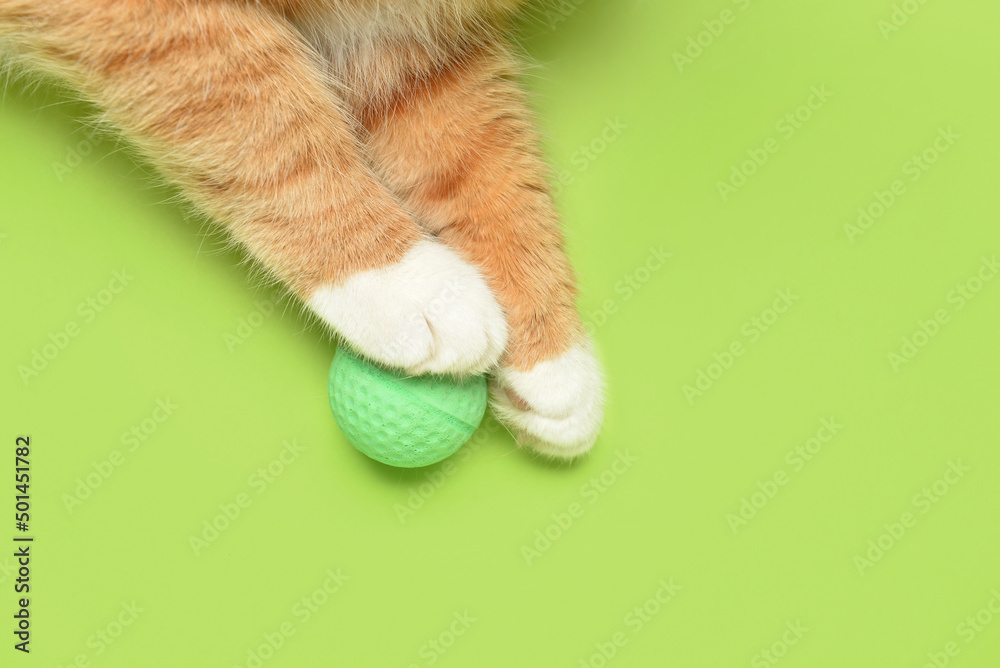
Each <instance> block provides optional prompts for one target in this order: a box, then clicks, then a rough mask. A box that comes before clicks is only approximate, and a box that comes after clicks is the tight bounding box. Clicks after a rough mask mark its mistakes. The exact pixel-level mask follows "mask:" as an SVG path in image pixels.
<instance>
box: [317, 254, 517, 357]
mask: <svg viewBox="0 0 1000 668" xmlns="http://www.w3.org/2000/svg"><path fill="white" fill-rule="evenodd" d="M308 305H309V307H310V308H311V309H312V310H313V311H315V312H316V314H317V315H319V317H320V318H322V319H323V320H324V321H325V322H326V323H327V324H329V325H330V326H331V327H333V329H334V330H336V331H337V333H338V334H340V335H341V336H342V337H343V338H344V340H346V341H347V342H348V343H349V344H350V345H351V346H352V347H354V348H355V349H356V350H357V351H358V352H360V353H361V354H363V355H366V356H367V357H370V358H371V359H373V360H375V361H378V362H382V363H383V364H386V365H388V366H392V367H397V368H401V369H403V370H404V371H406V372H408V373H412V374H422V373H438V374H455V375H465V374H475V373H482V372H484V371H486V370H487V369H489V368H491V367H492V366H494V365H495V364H496V363H497V361H498V360H499V359H500V356H501V355H502V354H503V351H504V347H505V346H506V342H507V323H506V319H505V317H504V313H503V310H502V309H501V308H500V305H499V304H498V303H497V301H496V299H494V297H493V293H492V292H490V289H489V287H488V286H487V285H486V281H485V280H484V279H483V277H482V276H481V275H480V273H479V271H478V270H477V269H476V268H475V267H473V266H472V265H471V264H469V263H468V262H466V261H465V260H463V259H462V258H461V257H459V255H458V254H457V253H455V252H454V251H452V250H451V249H449V248H447V247H446V246H444V245H442V244H439V243H436V242H434V241H427V240H425V241H421V242H419V243H418V244H417V245H416V246H414V247H413V248H412V249H411V250H410V251H409V252H407V254H406V255H405V256H404V257H403V259H402V261H400V262H399V263H397V264H394V265H390V266H388V267H383V268H381V269H374V270H370V271H364V272H360V273H358V274H355V275H354V276H351V277H350V278H348V279H347V280H346V281H344V282H342V283H339V284H337V285H335V286H333V285H330V286H323V287H321V288H319V289H318V290H317V291H316V292H315V293H314V294H313V296H312V297H311V298H310V299H309V300H308Z"/></svg>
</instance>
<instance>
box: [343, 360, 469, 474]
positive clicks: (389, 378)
mask: <svg viewBox="0 0 1000 668" xmlns="http://www.w3.org/2000/svg"><path fill="white" fill-rule="evenodd" d="M329 394H330V408H331V409H332V410H333V417H334V419H335V420H336V421H337V424H338V425H339V426H340V430H341V431H342V432H343V433H344V436H346V437H347V440H348V441H350V442H351V444H352V445H353V446H354V447H355V448H357V449H358V450H360V451H361V452H363V453H364V454H366V455H368V456H369V457H371V458H372V459H374V460H376V461H379V462H382V463H383V464H388V465H389V466H397V467H400V468H416V467H418V466H429V465H431V464H436V463H438V462H440V461H442V460H444V459H446V458H447V457H449V456H451V455H453V454H454V453H455V452H457V451H458V449H459V448H461V447H462V445H464V444H465V443H466V441H468V440H469V439H470V438H471V437H472V434H473V433H474V432H475V431H476V429H477V428H478V427H479V424H480V423H481V422H482V420H483V415H484V414H485V413H486V403H487V389H486V377H485V376H481V375H480V376H474V377H472V378H466V379H462V380H457V379H454V378H450V377H446V376H435V375H423V376H406V375H404V374H402V373H400V372H397V371H393V370H390V369H385V368H383V367H381V366H377V365H375V364H372V363H371V362H369V361H368V360H366V359H364V358H362V357H360V356H358V355H356V354H355V353H354V352H353V351H351V350H348V348H347V346H343V345H341V346H338V348H337V352H336V353H335V354H334V356H333V363H332V364H331V365H330V381H329Z"/></svg>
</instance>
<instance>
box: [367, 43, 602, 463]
mask: <svg viewBox="0 0 1000 668" xmlns="http://www.w3.org/2000/svg"><path fill="white" fill-rule="evenodd" d="M516 74H517V68H516V65H515V63H514V61H513V60H512V59H511V58H510V57H508V56H507V55H506V54H505V52H504V49H503V47H502V46H500V45H498V44H489V45H485V46H484V47H482V48H476V47H472V48H469V49H467V50H465V51H463V52H461V53H456V54H455V55H454V56H453V58H452V59H451V62H449V63H448V64H447V65H445V66H443V67H439V68H437V69H435V70H431V71H427V72H423V73H421V74H420V75H419V76H415V77H411V78H410V79H409V80H407V81H408V83H406V84H403V85H402V86H401V87H400V89H399V90H398V91H397V92H396V94H395V95H393V96H391V97H389V98H388V101H382V100H384V99H385V98H384V97H383V98H380V99H378V100H376V101H374V102H372V103H371V104H370V105H369V106H368V107H367V108H365V109H363V110H362V111H361V112H360V113H359V116H360V118H361V119H362V121H363V124H364V125H365V127H366V130H367V132H368V138H367V142H366V147H367V149H368V151H369V152H370V153H371V154H372V155H373V156H374V162H375V164H376V169H377V170H379V173H380V174H381V175H382V178H383V181H384V182H385V183H386V184H387V185H388V186H389V188H390V189H391V190H392V191H393V192H395V193H397V194H398V195H399V196H400V197H401V198H402V199H403V201H404V202H405V203H406V205H407V207H408V208H409V209H410V210H412V211H413V212H414V214H415V215H416V217H417V219H418V220H419V221H420V222H421V223H422V224H423V225H424V226H425V227H426V228H427V229H428V230H429V231H430V232H432V233H433V234H436V235H437V236H438V238H440V239H441V240H442V241H444V242H445V243H447V244H448V245H449V246H450V247H451V248H453V249H455V250H456V251H458V252H459V253H460V254H461V255H462V256H463V257H466V258H468V259H469V260H470V261H471V262H472V263H473V264H475V265H476V266H477V267H479V269H480V270H481V271H482V272H483V273H484V274H485V275H486V276H487V278H488V280H489V284H490V287H491V288H492V290H493V291H494V293H495V294H496V296H497V299H498V300H499V301H500V304H501V305H502V306H503V307H504V309H505V311H506V313H507V322H508V327H509V341H508V348H507V353H506V355H505V356H504V359H503V361H502V362H501V365H500V366H499V367H498V369H497V370H496V371H495V374H494V378H493V381H492V384H491V394H492V405H493V409H494V412H495V413H496V414H497V415H498V416H499V417H500V418H501V419H502V420H503V421H504V422H506V423H507V424H508V426H510V427H511V428H512V429H513V431H514V432H515V433H516V434H517V436H518V438H519V440H520V441H523V442H524V443H526V444H528V445H530V446H531V447H533V449H535V450H536V451H538V452H541V453H543V454H546V455H549V456H552V457H556V458H572V457H576V456H578V455H581V454H583V453H585V452H587V451H588V450H589V449H590V448H591V446H592V445H593V443H594V441H595V439H596V438H597V435H598V432H599V430H600V426H601V421H602V416H603V379H602V372H601V368H600V365H599V363H598V361H597V358H596V356H595V354H594V349H593V344H592V342H591V341H590V339H589V337H588V336H587V334H586V332H585V329H584V327H583V325H582V323H581V319H580V316H579V314H578V311H577V309H576V306H575V297H576V287H575V280H574V276H573V271H572V269H571V267H570V264H569V261H568V260H567V258H566V255H565V253H564V248H563V237H562V233H561V230H560V224H559V220H558V216H557V214H556V211H555V208H554V206H553V203H552V198H551V196H550V192H549V186H548V183H547V180H546V173H547V169H546V166H545V164H544V161H543V160H542V158H541V157H540V155H539V149H538V139H537V136H536V134H535V131H534V130H533V125H532V122H531V119H530V114H529V112H528V109H527V106H526V104H525V101H524V99H523V98H524V96H523V94H522V92H521V91H520V89H519V88H518V87H517V86H516V85H515V84H514V83H513V82H512V80H513V78H514V77H515V76H516Z"/></svg>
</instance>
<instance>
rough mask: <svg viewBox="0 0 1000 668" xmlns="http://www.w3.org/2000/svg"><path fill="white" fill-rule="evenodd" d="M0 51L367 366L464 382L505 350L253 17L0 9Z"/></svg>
mask: <svg viewBox="0 0 1000 668" xmlns="http://www.w3.org/2000/svg"><path fill="white" fill-rule="evenodd" d="M0 39H3V40H4V41H5V42H6V43H8V44H9V45H12V46H13V48H14V51H15V52H16V53H17V54H18V57H20V58H21V59H22V60H24V61H26V62H27V63H28V64H30V65H32V66H34V67H36V68H41V69H43V70H47V71H48V72H50V73H52V74H54V75H56V76H58V77H60V78H63V79H64V80H67V81H68V82H69V83H70V84H72V85H73V86H75V87H76V88H77V89H79V90H80V91H81V92H82V93H84V94H85V95H86V96H87V97H89V98H90V99H91V100H92V101H94V102H95V103H96V104H98V105H99V106H100V107H101V108H102V109H103V110H104V111H105V115H106V118H107V120H109V121H110V122H111V123H112V124H113V125H114V126H116V127H117V128H118V129H120V130H121V131H122V132H123V133H124V134H125V136H126V137H128V138H129V139H130V140H131V141H132V142H133V143H134V144H135V145H137V146H138V147H139V148H140V149H142V150H143V152H144V153H145V154H146V155H147V156H148V157H149V158H150V159H151V160H152V161H153V162H154V163H155V164H156V165H157V166H158V167H159V168H160V169H161V170H162V171H163V172H164V173H165V174H166V175H167V176H168V177H169V178H170V179H171V180H172V181H173V182H175V183H176V184H178V185H179V186H180V187H181V189H182V190H183V192H184V194H185V195H186V196H187V197H188V198H189V199H190V200H192V201H193V202H195V203H196V204H197V205H198V206H199V208H200V209H201V210H202V211H204V212H206V213H207V214H209V215H210V216H211V217H213V218H214V219H215V220H216V221H218V222H220V223H222V224H223V225H224V226H225V227H226V228H227V229H228V231H229V232H230V233H231V235H232V237H233V238H235V239H236V240H237V241H238V242H239V243H240V244H242V245H243V246H244V247H245V248H246V249H247V250H248V251H249V253H250V254H251V256H252V257H253V259H254V260H255V261H256V262H257V263H259V265H260V266H262V267H263V268H264V269H266V270H267V272H269V273H270V274H271V275H273V276H275V277H276V278H278V279H279V280H281V281H282V282H283V283H284V284H285V285H287V286H288V287H289V289H290V290H291V291H292V292H294V293H295V294H296V295H297V296H298V297H299V298H301V299H302V300H303V301H304V302H305V303H306V304H307V305H308V306H309V307H310V308H311V310H312V311H313V312H314V313H315V314H316V315H317V316H319V318H320V319H321V320H322V321H323V322H324V323H326V324H327V325H329V326H330V327H332V328H333V329H334V330H336V331H337V332H339V333H340V334H341V335H342V336H343V337H344V338H345V339H346V340H347V341H348V342H349V343H351V344H352V345H353V346H354V347H356V348H357V349H359V350H360V351H361V352H362V353H364V354H366V355H368V356H370V357H372V358H374V359H376V360H378V361H381V362H384V363H386V364H389V365H392V366H396V367H402V368H404V369H406V370H407V371H410V372H413V373H421V372H426V371H433V372H441V373H456V374H464V373H472V372H478V371H483V370H485V369H487V368H489V367H490V366H492V365H494V364H495V363H496V362H497V360H498V359H499V357H500V355H501V353H502V351H503V349H504V345H505V337H506V325H505V321H504V317H503V313H502V310H501V308H500V306H499V304H498V303H497V302H496V300H495V299H494V298H493V296H492V294H491V292H490V290H489V289H488V288H487V286H486V283H485V281H484V279H483V277H482V276H481V274H480V272H479V271H478V270H477V269H475V268H474V267H473V266H472V265H471V264H469V263H468V262H467V261H465V260H464V259H462V258H461V257H460V255H459V254H458V253H456V252H455V251H453V250H451V249H449V248H448V247H446V246H445V245H444V244H441V243H440V242H438V241H436V240H434V239H432V238H431V237H430V236H429V235H428V234H427V233H426V232H425V231H424V230H422V229H421V228H420V227H419V226H418V225H416V223H415V222H414V221H413V219H412V217H411V215H410V214H409V213H408V212H407V211H406V210H404V209H403V207H402V206H401V205H400V203H399V202H398V200H397V199H396V198H395V197H394V196H393V195H392V194H390V193H389V192H388V191H387V190H386V188H385V187H384V186H383V184H381V183H380V182H379V181H378V179H377V178H376V177H375V175H374V174H373V173H372V171H371V169H370V167H369V166H368V165H367V163H366V161H365V160H364V159H363V158H362V157H361V155H360V153H359V146H358V140H357V139H356V137H355V135H354V133H353V127H352V126H351V124H350V123H349V122H348V120H347V118H346V116H345V114H344V113H343V111H342V108H341V107H342V103H341V101H340V100H339V99H338V98H337V97H336V95H335V94H334V92H333V91H332V89H331V87H330V86H329V85H327V83H328V82H327V81H326V79H325V76H324V75H323V74H322V72H321V70H320V69H319V67H318V65H317V63H318V61H319V58H318V57H317V56H316V54H315V53H314V52H312V51H311V50H310V48H309V47H308V46H307V45H306V44H305V43H304V42H303V40H302V38H301V36H300V35H299V34H298V33H297V32H296V31H295V30H294V29H293V28H292V27H291V26H290V25H289V24H288V23H287V22H286V21H285V20H284V19H283V18H281V17H280V16H279V15H277V14H274V13H271V12H270V11H268V10H266V9H263V8H262V7H261V6H260V5H256V4H255V3H235V2H234V3H228V2H174V1H167V0H52V1H49V2H37V0H0Z"/></svg>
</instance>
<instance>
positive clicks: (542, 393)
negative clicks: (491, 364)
mask: <svg viewBox="0 0 1000 668" xmlns="http://www.w3.org/2000/svg"><path fill="white" fill-rule="evenodd" d="M490 397H491V405H492V407H493V412H494V414H496V416H497V417H498V418H499V419H500V421H501V422H504V423H506V424H507V425H509V426H510V427H511V428H512V429H513V430H514V432H515V435H516V436H517V437H518V440H519V441H520V440H523V441H524V442H525V444H526V445H527V446H528V447H530V448H531V449H533V450H535V451H536V452H539V453H541V454H543V455H548V456H550V457H554V458H559V459H571V458H573V457H577V456H579V455H582V454H584V453H586V452H587V451H588V450H590V448H591V446H593V444H594V441H595V440H596V439H597V434H598V432H599V431H600V429H601V421H602V419H603V417H604V381H603V377H602V373H601V367H600V363H599V362H598V361H597V358H596V357H595V356H594V353H593V349H592V346H591V345H590V344H589V343H587V344H584V345H579V346H576V347H574V348H572V349H570V350H569V351H567V352H566V353H564V354H562V355H560V356H559V357H556V358H553V359H550V360H545V361H543V362H539V363H538V364H536V365H535V366H534V367H532V368H531V369H530V370H528V371H518V370H516V369H513V368H510V367H502V368H501V369H499V370H498V371H497V374H496V377H495V378H494V379H493V380H492V381H491V383H490Z"/></svg>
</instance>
